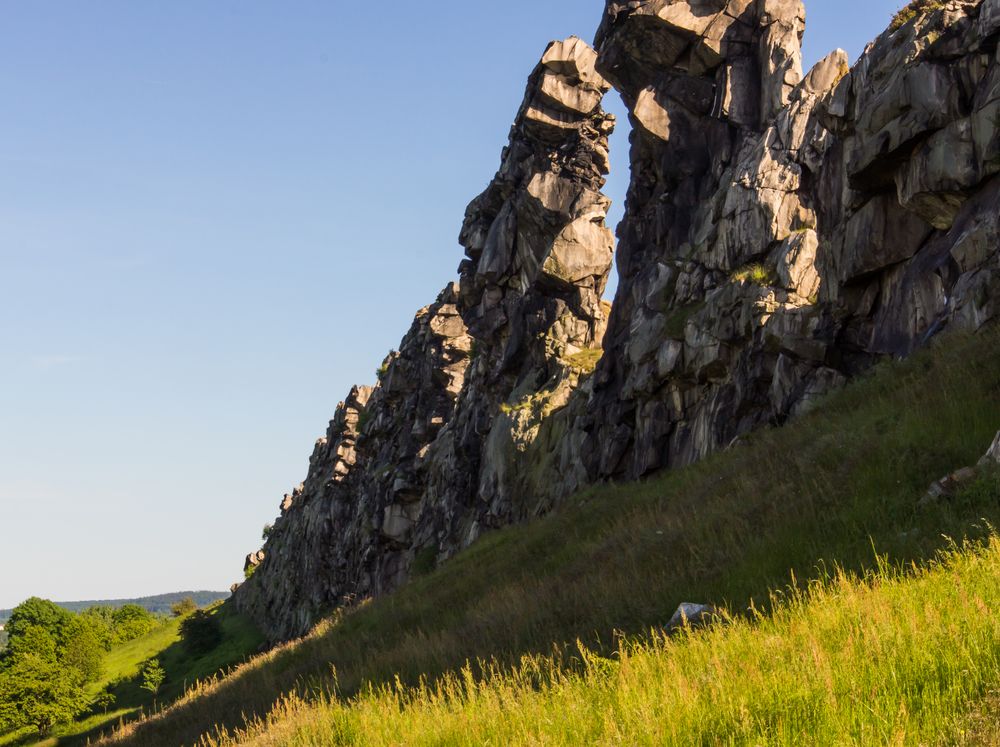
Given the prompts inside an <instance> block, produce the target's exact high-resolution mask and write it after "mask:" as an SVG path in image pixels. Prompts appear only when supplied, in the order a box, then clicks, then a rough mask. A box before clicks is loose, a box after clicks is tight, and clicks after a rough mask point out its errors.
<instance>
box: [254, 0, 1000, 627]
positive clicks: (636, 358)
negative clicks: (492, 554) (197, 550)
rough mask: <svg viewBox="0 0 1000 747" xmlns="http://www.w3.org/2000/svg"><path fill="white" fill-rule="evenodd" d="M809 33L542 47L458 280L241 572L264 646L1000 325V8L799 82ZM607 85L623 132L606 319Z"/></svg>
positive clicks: (931, 19)
mask: <svg viewBox="0 0 1000 747" xmlns="http://www.w3.org/2000/svg"><path fill="white" fill-rule="evenodd" d="M804 17H805V13H804V9H803V6H802V3H801V2H800V0H687V1H685V0H646V1H645V2H623V1H620V0H609V1H608V2H607V4H606V13H605V16H604V20H603V22H602V23H601V26H600V29H599V31H598V35H597V48H598V52H595V51H594V50H593V49H591V48H590V47H588V46H587V45H586V44H584V43H583V42H581V41H580V40H578V39H568V40H566V41H564V42H558V43H555V44H553V45H552V46H550V47H549V49H548V50H547V51H546V53H545V56H544V57H543V59H542V61H541V63H540V64H539V66H538V67H537V68H536V70H535V71H534V73H533V74H532V76H531V79H530V81H529V85H528V91H527V94H526V97H525V101H524V104H523V105H522V107H521V110H520V111H519V113H518V115H517V118H516V121H515V124H514V127H513V129H512V130H511V135H510V142H509V145H508V146H507V148H506V149H505V150H504V153H503V158H502V163H501V167H500V170H499V172H498V173H497V175H496V177H495V178H494V180H493V182H492V183H491V184H490V186H489V187H488V188H487V190H486V191H485V192H483V194H482V195H480V196H479V197H478V198H476V200H474V201H473V202H472V204H471V205H470V206H469V208H468V211H467V214H466V217H465V222H464V225H463V228H462V232H461V238H460V240H461V243H462V244H463V246H464V248H465V253H466V259H465V261H464V262H463V263H462V265H461V267H460V268H459V273H460V282H459V283H458V284H455V285H453V286H449V288H448V289H446V290H445V292H444V293H443V294H442V295H441V296H440V297H439V298H438V300H437V301H436V303H435V304H433V305H432V306H430V307H428V308H427V309H424V310H422V311H421V312H420V313H419V314H418V316H417V319H416V320H415V321H414V325H413V327H412V328H411V330H410V332H409V334H408V335H407V336H406V338H404V340H403V343H402V345H401V347H400V352H399V353H397V354H393V355H391V356H390V357H389V359H387V361H386V363H385V366H384V368H383V374H382V376H381V377H380V382H379V384H378V385H377V386H376V387H375V388H374V389H373V390H369V389H362V388H358V389H356V390H354V391H353V392H352V394H351V397H350V398H349V399H348V400H347V402H346V403H345V404H344V405H342V406H341V408H340V409H338V412H337V415H336V417H335V419H334V421H333V423H331V426H330V431H329V433H328V435H327V438H326V439H324V440H322V441H320V443H319V444H318V445H317V447H316V451H315V453H314V454H313V458H312V460H311V463H310V471H309V476H308V478H307V480H306V482H305V483H304V484H303V485H302V486H300V488H299V489H297V490H296V491H295V492H294V493H293V494H292V495H290V496H286V499H285V502H284V503H283V504H282V516H281V518H280V519H279V520H278V522H277V523H276V524H275V526H274V529H273V531H272V533H271V535H270V538H269V540H268V542H267V544H266V546H265V548H264V551H263V555H261V554H254V555H253V556H252V558H251V559H250V560H249V561H248V562H249V563H250V565H249V566H248V568H253V569H254V570H253V573H252V575H251V576H250V579H249V581H248V582H247V583H245V584H244V585H243V586H242V587H241V588H240V589H239V590H238V592H237V593H236V595H235V599H236V602H237V604H238V605H240V607H241V608H242V609H244V610H245V611H247V612H248V613H250V614H251V615H252V616H254V618H255V619H257V620H258V621H259V622H261V624H262V626H263V627H264V629H265V630H266V631H267V632H268V634H269V635H270V636H271V637H272V638H273V639H281V638H287V637H290V636H293V635H297V634H300V633H304V632H305V631H306V630H307V629H308V628H309V626H310V625H311V624H312V623H313V622H314V621H315V620H316V618H317V616H318V615H320V614H321V613H322V612H323V611H325V610H328V609H331V608H333V607H335V606H337V605H340V604H344V603H345V602H347V601H349V600H350V599H352V598H354V597H366V596H371V595H378V594H382V593H384V592H386V591H388V590H390V589H392V588H395V587H396V586H398V585H399V584H401V583H402V582H403V581H405V580H406V578H408V577H409V576H410V575H411V574H412V573H413V572H414V570H415V569H417V568H420V569H424V568H429V567H432V566H433V565H435V564H436V563H439V562H442V561H443V560H445V559H447V558H448V557H450V556H451V555H453V554H454V553H455V552H457V551H459V550H461V549H462V548H464V547H466V546H467V545H468V544H469V543H471V542H473V541H474V540H475V539H476V538H477V537H478V536H479V535H480V533H481V532H483V531H485V530H487V529H490V528H493V527H497V526H502V525H505V524H510V523H512V522H516V521H521V520H524V519H527V518H530V517H531V516H533V515H536V514H539V513H543V512H545V511H548V510H550V509H552V508H553V507H555V506H557V505H558V502H559V501H560V500H561V499H562V498H564V497H565V496H566V495H568V494H570V493H572V492H574V491H575V490H576V489H578V488H579V487H581V486H583V485H586V484H589V483H594V482H597V481H600V480H606V479H622V478H636V477H640V476H642V475H645V474H648V473H650V472H652V471H654V470H658V469H663V468H668V467H673V466H677V465H683V464H687V463H690V462H692V461H694V460H696V459H699V458H701V457H703V456H704V455H706V454H709V453H711V452H712V451H715V450H717V449H720V448H724V447H726V446H727V445H728V444H729V443H731V442H732V441H733V440H734V439H736V438H738V437H739V436H740V435H742V434H745V433H747V432H748V431H750V430H752V429H753V428H755V427H758V426H760V425H762V424H767V423H781V422H783V421H784V420H785V419H787V418H788V417H791V416H794V415H796V414H798V413H801V412H803V411H805V410H807V409H809V408H810V407H811V406H813V404H814V403H815V402H816V400H817V398H819V397H821V396H823V395H824V394H825V393H827V392H829V391H830V390H831V389H833V388H835V387H837V386H840V385H841V384H843V383H844V382H845V381H847V380H848V379H849V378H850V377H851V376H854V375H856V374H857V373H858V372H860V371H863V370H865V369H867V368H868V367H869V366H871V365H872V364H873V363H874V362H876V361H877V360H879V358H881V357H883V356H890V355H891V356H901V355H907V354H909V353H910V352H911V351H912V350H914V349H915V348H916V347H918V346H920V345H922V344H924V343H925V342H926V341H927V340H928V339H929V338H930V337H931V336H932V335H933V334H935V333H936V332H938V331H940V330H942V329H945V328H947V327H962V328H967V329H976V328H978V327H979V326H981V325H983V324H985V323H987V322H988V321H990V320H992V319H993V318H994V317H995V316H996V315H997V303H998V301H997V299H998V298H1000V293H998V291H1000V226H998V220H1000V176H998V172H1000V60H998V50H997V40H998V37H1000V0H949V1H948V2H943V3H941V4H940V6H939V7H937V8H935V9H933V10H931V11H929V12H925V13H922V14H918V15H917V16H916V17H915V18H914V19H912V20H911V21H909V22H908V23H906V24H904V25H902V26H901V27H900V28H898V29H895V30H892V31H887V32H886V33H885V34H883V35H882V36H881V37H879V39H877V40H876V41H875V42H874V43H873V44H872V45H870V46H869V48H868V50H867V51H866V52H865V54H864V55H863V56H862V58H861V59H860V60H859V61H858V62H857V63H856V64H855V65H854V67H853V68H850V67H849V65H848V60H847V58H846V55H845V54H844V53H843V52H839V51H838V52H834V53H832V54H831V55H830V56H828V57H827V58H826V59H824V60H823V61H821V62H820V63H819V64H818V65H816V66H815V67H814V68H813V69H812V70H811V71H810V72H809V73H808V74H807V75H805V76H803V75H802V70H801V64H800V59H801V57H800V52H799V44H800V40H801V37H802V33H803V30H804ZM610 85H613V86H614V87H615V88H616V89H617V90H618V91H619V92H620V93H621V95H622V97H623V99H624V100H625V103H626V104H627V106H628V108H629V110H630V120H631V123H632V126H633V134H632V149H631V156H630V161H631V184H630V187H629V193H628V203H627V205H626V215H625V219H624V221H623V222H622V224H621V225H620V226H619V231H618V233H619V249H618V269H619V272H620V276H621V281H620V285H619V288H618V292H617V295H616V298H615V304H614V307H613V309H612V310H611V312H610V319H608V318H607V313H608V308H607V306H606V305H604V304H602V302H601V295H602V292H603V290H604V287H605V283H606V280H607V275H608V270H609V268H610V262H611V254H612V239H611V236H610V234H609V232H608V230H607V228H606V227H605V225H604V219H605V215H606V211H607V207H608V201H607V199H606V198H605V197H604V196H603V195H602V194H601V193H600V189H601V187H602V185H603V181H604V175H605V174H606V173H607V169H608V153H607V136H608V134H609V133H610V131H611V128H612V126H613V122H612V119H611V118H610V117H609V116H608V115H606V114H605V113H604V111H603V110H602V108H601V99H602V96H603V95H604V94H605V92H607V91H608V90H609V86H610ZM602 341H603V342H602ZM602 344H603V350H604V352H603V357H601V359H600V362H599V363H598V364H597V368H596V371H593V373H592V374H591V373H590V372H591V370H592V368H593V364H594V362H596V360H597V358H598V357H599V355H600V354H599V353H598V352H597V348H600V347H601V346H602Z"/></svg>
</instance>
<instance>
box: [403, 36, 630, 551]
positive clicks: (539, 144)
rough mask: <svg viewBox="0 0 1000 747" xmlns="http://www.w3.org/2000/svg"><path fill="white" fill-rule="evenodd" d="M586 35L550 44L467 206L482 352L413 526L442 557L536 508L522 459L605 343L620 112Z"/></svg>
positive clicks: (434, 455)
mask: <svg viewBox="0 0 1000 747" xmlns="http://www.w3.org/2000/svg"><path fill="white" fill-rule="evenodd" d="M596 62H597V55H596V53H595V52H594V50H593V49H591V48H590V47H589V46H588V45H587V44H585V43H584V42H582V41H581V40H580V39H577V38H575V37H571V38H569V39H566V40H565V41H560V42H554V43H553V44H551V45H550V46H549V47H548V49H547V50H546V51H545V54H544V55H543V57H542V60H541V62H540V63H539V65H538V66H537V67H536V68H535V70H534V71H533V72H532V74H531V77H530V79H529V81H528V87H527V92H526V94H525V98H524V103H523V104H522V106H521V109H520V111H519V112H518V115H517V118H516V120H515V122H514V126H513V128H512V129H511V133H510V140H509V143H508V145H507V147H506V148H505V149H504V152H503V156H502V160H501V165H500V169H499V171H498V172H497V174H496V176H495V177H494V179H493V181H492V182H491V183H490V185H489V186H488V187H487V188H486V190H485V191H484V192H483V193H482V194H481V195H480V196H479V197H477V198H476V199H475V200H473V201H472V203H471V204H470V205H469V207H468V209H467V211H466V215H465V222H464V224H463V226H462V232H461V236H460V241H461V243H462V245H463V246H464V248H465V253H466V259H465V261H463V262H462V264H461V266H460V268H459V272H460V274H461V295H462V297H461V304H460V306H461V309H462V316H463V318H464V319H465V322H466V324H467V325H468V327H469V332H470V334H471V335H472V336H473V337H474V338H475V342H474V348H473V350H474V354H473V359H472V362H471V364H470V366H469V370H468V372H467V376H466V380H465V386H464V388H463V391H462V393H461V396H460V398H459V402H458V405H457V407H456V411H455V415H454V417H453V418H452V420H451V421H450V422H449V423H448V425H447V426H446V427H445V429H444V430H443V431H442V434H441V436H440V438H439V439H438V440H437V441H436V442H435V443H434V444H433V446H432V447H431V449H430V454H429V462H430V465H431V467H430V480H429V483H428V491H427V494H426V496H425V498H424V514H423V516H422V517H421V519H420V521H419V522H418V525H417V528H416V533H417V536H418V538H419V540H418V541H419V542H420V544H421V545H422V546H423V547H425V548H427V550H426V551H428V552H434V553H436V555H437V557H438V558H446V557H448V556H449V555H451V554H452V553H454V552H455V551H457V550H459V549H461V548H462V547H464V546H466V545H468V544H469V543H470V542H472V541H473V540H474V539H475V538H476V537H477V536H478V535H479V533H480V532H481V531H483V530H484V529H486V528H489V527H496V526H502V525H505V524H508V523H511V522H512V521H517V520H520V519H523V518H525V517H526V516H529V515H531V513H532V512H533V511H534V510H535V506H534V505H532V503H531V501H532V500H533V499H534V498H535V496H531V495H530V494H528V493H525V492H524V491H523V490H522V488H523V486H524V485H525V481H526V480H527V479H528V478H529V477H530V476H529V475H526V474H524V471H523V467H525V465H526V463H525V462H524V460H523V459H522V455H523V454H524V453H525V451H526V450H527V449H528V448H529V447H530V446H531V444H532V443H533V442H534V440H535V439H536V437H537V435H538V431H539V428H540V426H541V422H542V421H543V420H544V419H545V418H547V417H548V416H549V415H551V414H552V413H553V412H555V411H557V410H559V409H560V408H562V407H563V406H565V404H566V402H567V400H568V397H569V393H570V392H571V391H572V390H573V389H575V388H576V386H577V385H578V383H579V379H580V376H581V373H582V371H581V370H580V367H579V366H578V365H575V364H574V360H576V358H577V357H578V356H580V354H581V353H585V351H588V350H594V349H597V348H599V347H600V344H601V340H602V338H603V335H604V328H605V323H606V309H605V305H604V304H602V301H601V295H602V293H603V292H604V288H605V286H606V284H607V279H608V274H609V272H610V270H611V262H612V253H613V247H614V237H613V235H612V233H611V231H610V230H609V229H608V228H607V227H606V226H605V223H604V221H605V218H606V216H607V210H608V207H609V205H610V201H609V200H608V199H607V198H606V197H605V196H604V195H603V194H601V192H600V189H601V187H602V186H603V185H604V181H605V175H606V174H607V173H608V136H609V135H610V134H611V132H612V130H613V127H614V118H613V117H612V116H611V115H609V114H607V113H605V112H604V110H603V109H602V108H601V100H602V98H603V96H604V94H605V93H606V92H607V91H608V90H609V87H610V86H609V84H608V83H607V82H606V81H605V80H604V78H603V77H602V76H601V75H600V74H599V73H598V72H597V71H596V68H595V64H596Z"/></svg>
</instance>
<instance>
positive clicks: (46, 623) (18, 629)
mask: <svg viewBox="0 0 1000 747" xmlns="http://www.w3.org/2000/svg"><path fill="white" fill-rule="evenodd" d="M72 621H73V615H71V614H70V613H69V612H67V611H66V610H64V609H63V608H62V607H59V606H58V605H56V604H54V603H53V602H50V601H49V600H47V599H40V598H39V597H31V599H28V600H26V601H24V602H21V604H19V605H18V606H17V607H15V608H14V609H13V611H12V612H11V614H10V620H8V622H7V625H6V631H7V635H8V637H9V638H10V639H11V640H13V639H14V638H17V637H19V636H21V635H23V634H24V632H25V631H26V630H27V629H28V628H30V627H39V628H43V629H44V630H46V631H48V633H49V635H51V636H52V639H53V640H54V641H55V642H56V647H57V648H61V647H62V646H63V645H64V644H65V643H66V638H67V628H68V627H69V625H70V624H71V623H72Z"/></svg>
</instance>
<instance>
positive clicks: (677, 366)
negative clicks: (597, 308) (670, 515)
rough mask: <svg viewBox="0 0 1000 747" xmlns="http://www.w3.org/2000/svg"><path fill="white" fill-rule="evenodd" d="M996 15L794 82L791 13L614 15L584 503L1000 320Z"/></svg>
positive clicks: (955, 20) (928, 27) (835, 60)
mask: <svg viewBox="0 0 1000 747" xmlns="http://www.w3.org/2000/svg"><path fill="white" fill-rule="evenodd" d="M995 6H996V4H995V3H994V2H975V1H973V0H969V1H959V0H954V1H953V2H947V3H942V4H941V6H940V7H938V8H936V9H934V10H933V11H931V12H928V13H923V14H919V15H917V16H916V17H915V18H914V19H913V20H911V21H910V22H909V23H906V24H904V25H902V26H901V27H900V28H898V29H896V30H894V31H887V32H886V33H885V34H883V35H882V36H880V37H879V39H878V40H877V41H876V42H874V43H873V44H872V45H871V46H870V47H869V48H868V49H867V50H866V52H865V54H864V55H863V56H862V58H861V59H860V60H859V61H858V63H857V64H856V65H855V66H854V68H853V69H851V68H849V66H848V60H847V58H846V55H845V54H844V53H843V52H839V51H838V52H834V53H833V54H831V55H830V56H828V57H827V58H826V59H824V60H822V61H821V62H820V63H819V64H817V65H816V67H815V68H814V69H813V70H812V71H810V73H809V74H808V75H806V76H804V77H801V75H800V65H799V59H800V55H799V39H800V37H801V34H802V30H803V28H804V27H803V18H804V11H803V7H802V4H801V3H800V2H798V0H755V1H752V2H751V1H750V0H731V1H730V2H728V3H727V2H722V1H715V2H710V1H709V0H705V1H703V2H690V3H686V2H667V1H666V0H658V1H655V2H647V3H618V2H609V3H608V7H607V14H606V16H605V21H604V23H603V24H602V27H601V31H600V32H599V36H598V46H599V51H600V58H599V62H598V69H599V70H601V71H602V72H603V73H604V75H605V76H606V77H607V78H608V79H609V80H611V81H612V82H613V83H614V84H615V86H616V87H617V88H618V89H619V90H620V91H621V92H622V95H623V97H624V99H625V101H626V103H627V104H628V106H629V108H630V110H631V112H632V115H631V119H632V125H633V128H634V131H635V133H634V136H633V144H632V154H631V165H632V181H631V186H630V189H629V197H628V205H627V211H626V217H625V220H624V222H623V223H622V225H621V226H620V227H619V237H620V244H619V249H618V267H619V270H620V272H621V276H622V281H621V286H620V288H619V292H618V295H617V297H616V299H615V305H614V311H613V313H612V316H611V320H610V326H609V330H608V334H607V337H606V338H605V350H606V354H605V355H604V357H603V359H602V361H601V363H600V365H599V367H598V371H597V375H596V377H595V380H594V385H593V395H592V397H591V400H590V402H589V404H588V406H587V408H582V409H584V410H585V412H586V416H585V417H584V418H583V419H582V420H581V422H578V424H577V428H578V430H580V431H582V432H583V433H585V434H586V441H585V445H584V453H583V460H584V462H585V464H586V468H587V473H588V478H589V479H590V480H598V479H606V478H618V477H627V478H636V477H639V476H642V475H644V474H647V473H649V472H651V471H653V470H657V469H662V468H665V467H672V466H677V465H683V464H686V463H689V462H691V461H694V460H696V459H699V458H701V457H703V456H704V455H706V454H708V453H710V452H712V451H714V450H717V449H719V448H722V447H725V446H726V445H727V444H729V443H730V442H732V441H733V440H734V439H735V438H737V437H738V436H740V435H741V434H744V433H746V432H747V431H749V430H751V429H753V428H755V427H757V426H759V425H761V424H765V423H780V422H782V421H783V420H784V419H786V418H787V417H789V416H791V415H794V414H796V413H800V412H802V411H804V410H806V409H808V408H809V407H810V406H811V405H812V403H814V402H815V401H816V399H817V398H818V397H820V396H822V395H823V394H824V393H825V392H827V391H829V390H830V389H831V388H833V387H836V386H839V385H840V384H841V383H843V382H844V381H845V380H846V379H847V378H849V377H851V376H853V375H855V374H856V373H858V372H859V371H861V370H863V369H865V368H866V367H868V366H869V365H871V364H872V363H873V362H874V361H875V360H877V358H878V357H879V356H883V355H906V354H908V353H909V352H911V351H912V350H913V349H914V348H915V347H916V346H918V345H920V344H922V343H923V342H924V341H925V340H926V339H927V338H928V337H929V336H930V335H932V334H933V333H934V332H936V331H938V330H940V329H943V328H944V327H946V326H949V325H955V324H961V325H962V326H965V327H969V328H976V327H978V326H979V325H981V324H983V323H984V322H986V321H987V320H989V319H991V318H992V317H993V316H994V315H995V310H994V305H995V301H994V300H993V299H995V298H996V294H995V293H994V292H993V287H994V284H995V282H996V280H995V277H996V273H995V269H994V268H995V265H996V256H997V234H996V231H997V227H996V224H997V208H998V205H1000V203H998V201H997V191H996V190H997V185H996V184H995V183H994V182H993V181H992V180H993V177H994V175H995V174H996V172H997V169H998V161H997V127H996V123H997V121H998V120H997V109H996V107H997V88H996V85H997V76H998V75H1000V68H998V66H997V62H996V51H995V50H996V38H997V33H996V32H997V29H996V21H995V16H994V15H993V14H994V13H995V11H994V7H995Z"/></svg>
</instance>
